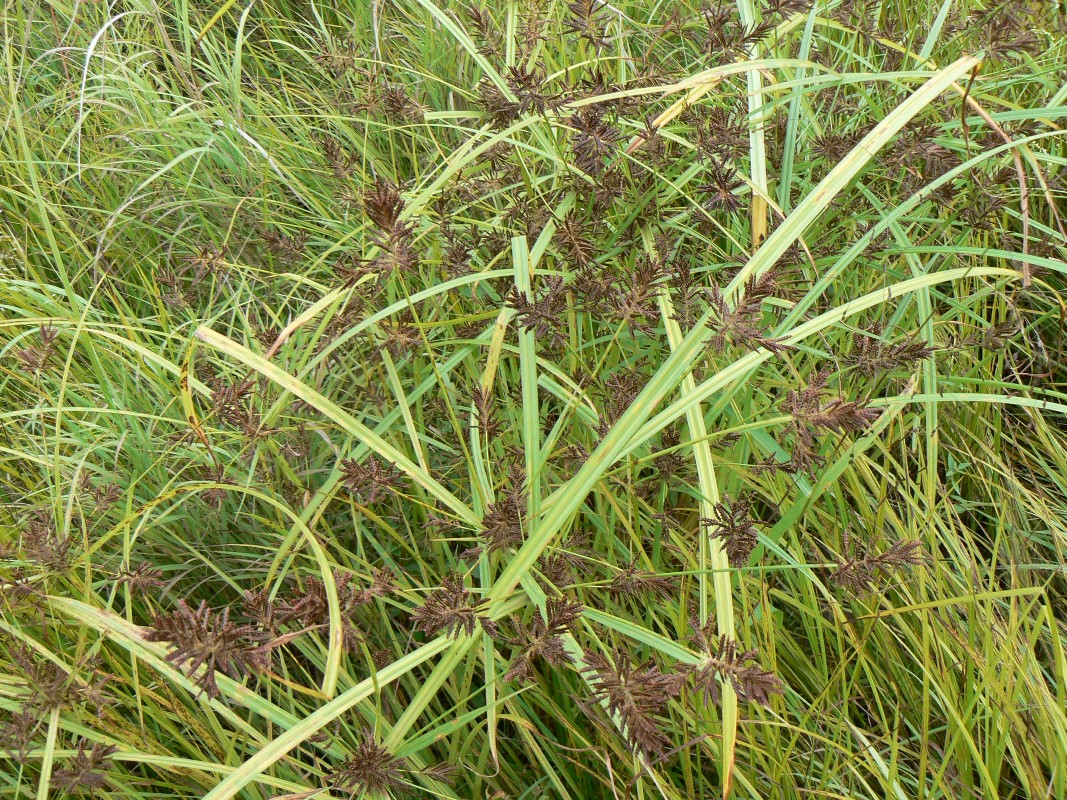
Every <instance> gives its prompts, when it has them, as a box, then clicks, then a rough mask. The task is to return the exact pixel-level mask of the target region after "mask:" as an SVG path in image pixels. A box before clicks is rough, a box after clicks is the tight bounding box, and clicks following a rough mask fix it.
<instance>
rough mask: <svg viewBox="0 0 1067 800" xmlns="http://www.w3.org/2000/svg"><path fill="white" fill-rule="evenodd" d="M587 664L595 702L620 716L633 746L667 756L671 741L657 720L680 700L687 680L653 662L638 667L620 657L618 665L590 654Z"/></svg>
mask: <svg viewBox="0 0 1067 800" xmlns="http://www.w3.org/2000/svg"><path fill="white" fill-rule="evenodd" d="M583 660H584V661H585V666H584V667H583V668H582V672H584V673H586V674H587V675H588V676H589V683H590V685H591V686H592V689H593V696H594V698H595V699H596V700H597V701H600V702H602V703H604V704H605V705H606V706H607V710H608V713H609V714H618V715H619V719H620V720H621V722H622V726H623V731H624V732H625V735H626V738H627V740H628V741H629V743H630V745H631V746H632V747H633V748H634V749H636V750H638V751H640V752H641V753H643V754H645V755H646V756H651V755H657V754H662V753H664V752H666V751H667V750H668V749H669V747H670V740H669V739H668V738H667V736H666V734H664V733H663V731H661V730H660V728H659V726H658V725H657V723H656V719H655V717H656V715H657V714H661V713H662V712H663V710H664V709H665V708H666V706H667V703H668V702H669V701H670V700H671V699H672V698H673V697H675V696H677V694H678V692H679V690H680V689H681V685H682V682H683V680H684V677H682V676H679V675H672V674H669V673H668V674H665V673H663V672H660V670H659V667H657V666H656V665H655V664H654V663H652V662H651V661H649V662H646V663H644V664H641V665H639V666H634V665H633V664H631V663H630V661H629V659H627V658H626V657H625V656H623V655H622V654H620V653H616V654H615V657H614V663H612V661H609V660H608V659H607V658H606V657H605V656H603V655H601V654H600V653H589V652H587V653H586V654H585V657H584V659H583Z"/></svg>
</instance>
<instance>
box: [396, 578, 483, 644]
mask: <svg viewBox="0 0 1067 800" xmlns="http://www.w3.org/2000/svg"><path fill="white" fill-rule="evenodd" d="M484 607H485V603H473V602H471V593H470V591H469V590H468V589H467V588H466V587H465V586H464V585H463V578H462V577H460V576H458V575H450V576H448V577H446V578H445V579H444V580H442V581H441V586H440V587H439V588H437V589H434V590H433V591H432V592H430V594H429V595H428V596H427V597H426V601H425V602H424V603H423V604H422V605H421V606H419V607H418V608H417V609H415V611H414V612H413V613H412V615H411V620H412V622H413V623H414V625H415V629H416V630H420V631H423V632H425V633H427V634H428V635H430V636H436V635H437V634H438V633H440V632H441V631H444V632H445V634H446V635H447V636H451V637H453V638H456V637H459V635H460V634H461V633H465V634H467V635H468V636H470V635H471V634H472V633H474V628H475V626H476V625H477V624H481V626H482V628H483V629H484V630H485V631H486V632H487V633H489V635H490V636H491V635H493V633H494V632H495V630H496V626H495V625H494V624H493V623H492V622H491V621H490V620H489V618H488V617H484V616H481V613H480V612H481V611H482V609H483V608H484Z"/></svg>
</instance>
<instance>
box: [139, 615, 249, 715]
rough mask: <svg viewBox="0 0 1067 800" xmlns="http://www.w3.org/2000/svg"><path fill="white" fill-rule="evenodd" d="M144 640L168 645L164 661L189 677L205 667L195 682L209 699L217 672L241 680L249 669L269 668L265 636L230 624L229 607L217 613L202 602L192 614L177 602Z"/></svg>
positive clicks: (214, 689) (214, 692) (215, 687)
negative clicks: (168, 648)
mask: <svg viewBox="0 0 1067 800" xmlns="http://www.w3.org/2000/svg"><path fill="white" fill-rule="evenodd" d="M145 638H146V639H147V640H148V641H150V642H167V643H168V644H169V645H170V653H168V655H167V661H169V662H170V663H172V664H174V665H175V666H176V667H179V668H180V669H181V670H182V672H184V673H185V675H186V676H187V677H189V678H192V677H193V675H194V674H195V673H196V672H197V670H199V669H200V667H204V672H203V674H202V675H201V676H200V677H199V678H198V679H197V683H198V685H199V687H200V690H201V691H202V692H204V693H205V694H206V695H207V696H208V698H209V699H214V698H215V697H218V695H219V687H218V684H217V683H216V682H215V672H216V671H218V672H222V673H223V674H225V675H229V676H230V677H231V678H234V679H236V680H240V679H241V678H242V677H243V676H244V675H245V674H246V673H247V672H248V671H249V670H252V669H256V670H259V669H268V668H269V667H270V645H269V644H268V643H267V635H266V634H264V633H263V632H261V631H260V630H258V629H257V628H255V627H253V626H251V625H236V624H234V623H232V622H230V610H229V609H228V608H224V609H223V610H222V611H221V612H216V611H213V610H212V609H210V608H208V605H207V602H205V601H201V602H200V605H199V607H197V609H196V611H193V610H192V609H191V608H189V606H188V605H187V604H186V602H185V601H184V600H179V601H178V607H177V608H176V609H175V610H174V611H172V612H170V613H167V614H160V615H159V616H157V617H156V619H155V621H154V622H153V623H152V627H151V628H150V629H149V630H148V633H147V634H146V635H145Z"/></svg>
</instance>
